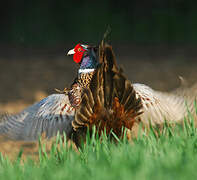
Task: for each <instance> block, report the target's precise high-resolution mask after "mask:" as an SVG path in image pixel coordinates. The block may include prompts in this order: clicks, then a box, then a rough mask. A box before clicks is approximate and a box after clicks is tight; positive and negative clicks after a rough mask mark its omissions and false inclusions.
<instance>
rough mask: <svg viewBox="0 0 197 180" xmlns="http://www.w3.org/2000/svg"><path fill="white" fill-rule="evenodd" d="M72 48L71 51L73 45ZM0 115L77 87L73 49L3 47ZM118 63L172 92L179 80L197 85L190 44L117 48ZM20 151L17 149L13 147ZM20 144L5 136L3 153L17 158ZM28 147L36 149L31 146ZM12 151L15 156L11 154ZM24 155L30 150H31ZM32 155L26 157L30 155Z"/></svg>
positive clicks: (196, 60) (195, 54)
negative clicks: (71, 51) (74, 81)
mask: <svg viewBox="0 0 197 180" xmlns="http://www.w3.org/2000/svg"><path fill="white" fill-rule="evenodd" d="M70 48H72V47H70ZM0 49H1V50H0V52H1V53H0V82H1V85H0V112H1V113H2V112H9V113H17V112H19V111H21V110H22V109H24V108H25V107H27V106H28V105H31V104H32V103H34V102H36V101H39V100H41V99H42V98H44V97H46V96H48V95H49V94H52V93H55V90H54V88H58V89H64V87H68V86H69V84H71V83H72V81H73V79H74V78H75V76H76V73H77V68H78V65H76V64H75V63H74V62H73V60H72V57H67V56H65V49H66V51H67V50H69V48H68V47H66V48H64V47H56V48H48V49H46V48H24V47H14V46H13V47H7V46H3V45H1V46H0ZM114 51H115V54H116V56H117V61H118V64H120V65H121V66H122V67H123V68H124V69H125V73H126V74H127V76H128V77H129V79H130V80H131V81H132V82H138V83H144V84H146V85H149V86H150V87H152V88H154V89H157V90H162V91H169V90H172V89H174V88H176V87H178V86H179V85H180V80H179V76H182V77H184V78H185V79H186V80H187V81H188V83H189V85H191V84H192V83H194V82H195V81H197V51H196V48H195V47H189V46H184V47H182V46H174V47H168V46H151V47H149V46H143V47H142V46H140V47H139V46H132V45H129V46H128V45H125V46H122V45H121V46H120V45H114ZM13 146H14V147H16V148H14V149H13V148H12V147H13ZM23 146H24V145H21V144H20V142H19V143H18V144H17V145H16V142H12V141H7V140H6V141H5V139H4V138H1V137H0V147H1V148H0V151H1V152H2V153H3V154H6V152H7V153H8V154H12V153H14V154H17V152H19V150H20V148H19V147H23ZM25 147H26V149H28V148H30V149H32V147H37V145H27V146H25ZM10 151H11V152H10ZM25 152H28V153H29V151H28V150H26V151H25ZM28 153H27V154H28Z"/></svg>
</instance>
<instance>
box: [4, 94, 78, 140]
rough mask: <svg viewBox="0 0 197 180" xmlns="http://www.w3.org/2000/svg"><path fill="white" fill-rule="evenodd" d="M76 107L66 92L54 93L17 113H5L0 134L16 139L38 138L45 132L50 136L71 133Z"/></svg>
mask: <svg viewBox="0 0 197 180" xmlns="http://www.w3.org/2000/svg"><path fill="white" fill-rule="evenodd" d="M74 114H75V109H74V108H73V107H72V106H71V104H70V102H69V98H68V96H67V95H64V94H53V95H50V96H48V97H46V98H45V99H43V100H41V101H40V102H38V103H35V104H34V105H32V106H30V107H28V108H27V109H25V110H23V111H22V112H21V113H19V114H16V115H3V116H2V117H1V121H0V134H2V135H6V136H8V137H10V138H12V139H16V140H28V141H30V140H32V141H33V140H37V139H38V137H39V135H41V134H42V133H45V135H46V137H48V138H50V137H52V136H54V135H56V134H57V132H58V131H59V132H60V133H62V132H63V131H64V132H65V133H66V135H69V134H70V132H71V129H72V126H71V122H72V121H73V119H74Z"/></svg>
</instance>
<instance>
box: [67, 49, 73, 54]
mask: <svg viewBox="0 0 197 180" xmlns="http://www.w3.org/2000/svg"><path fill="white" fill-rule="evenodd" d="M73 54H75V51H74V49H71V50H70V51H68V53H67V56H69V55H73Z"/></svg>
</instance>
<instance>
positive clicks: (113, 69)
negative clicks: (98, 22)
mask: <svg viewBox="0 0 197 180" xmlns="http://www.w3.org/2000/svg"><path fill="white" fill-rule="evenodd" d="M97 50H98V48H97V47H94V46H89V45H83V44H77V45H76V46H75V48H74V49H72V50H70V51H69V52H68V55H73V59H74V61H75V62H76V63H78V64H79V65H80V67H79V70H78V77H77V78H76V79H75V80H74V82H73V84H72V85H71V87H70V88H68V89H65V90H64V92H63V93H60V94H52V95H50V96H48V97H46V98H45V99H43V100H41V101H40V102H38V103H35V104H34V105H32V106H30V107H28V108H27V109H25V110H23V111H22V112H21V113H19V114H16V115H4V116H2V117H1V122H0V134H4V135H6V136H8V137H10V138H12V139H16V140H27V141H34V140H37V139H38V137H39V135H41V134H42V133H45V134H46V137H48V138H50V137H52V136H55V135H56V134H57V132H58V131H59V132H60V134H62V133H63V132H65V133H66V135H67V137H68V138H73V140H74V141H75V142H76V143H77V144H79V142H80V138H81V136H84V135H85V133H86V130H87V128H90V129H91V128H92V126H93V125H95V126H96V129H97V131H98V133H99V134H100V133H101V132H102V131H103V130H104V129H106V131H107V133H110V132H111V130H112V129H113V131H114V132H115V133H116V135H117V136H118V137H120V136H121V133H122V129H123V127H126V128H128V129H131V128H132V126H133V124H134V123H135V122H136V121H137V119H139V120H140V121H142V123H144V124H148V123H149V122H151V123H152V124H153V125H155V124H162V123H164V121H165V120H168V121H172V122H179V121H181V120H183V118H184V116H186V115H187V107H186V105H185V101H187V102H188V109H189V110H190V111H191V112H194V107H193V102H194V100H195V97H196V95H197V92H196V88H191V89H187V88H186V89H181V90H177V91H173V92H171V93H165V92H159V91H155V90H153V89H151V88H150V87H148V86H146V85H143V84H131V82H130V81H129V80H128V79H127V78H126V77H125V76H124V74H123V70H122V69H121V68H118V66H117V64H116V60H115V56H114V53H113V50H112V47H111V46H110V45H107V44H106V43H104V41H102V43H101V44H100V47H99V52H97ZM191 92H192V93H191Z"/></svg>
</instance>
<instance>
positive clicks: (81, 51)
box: [73, 44, 86, 63]
mask: <svg viewBox="0 0 197 180" xmlns="http://www.w3.org/2000/svg"><path fill="white" fill-rule="evenodd" d="M74 51H75V54H74V55H73V60H74V61H75V62H76V63H80V62H81V60H82V58H83V54H84V52H85V51H86V50H85V49H84V48H83V47H82V46H81V44H77V45H76V46H75V48H74Z"/></svg>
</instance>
